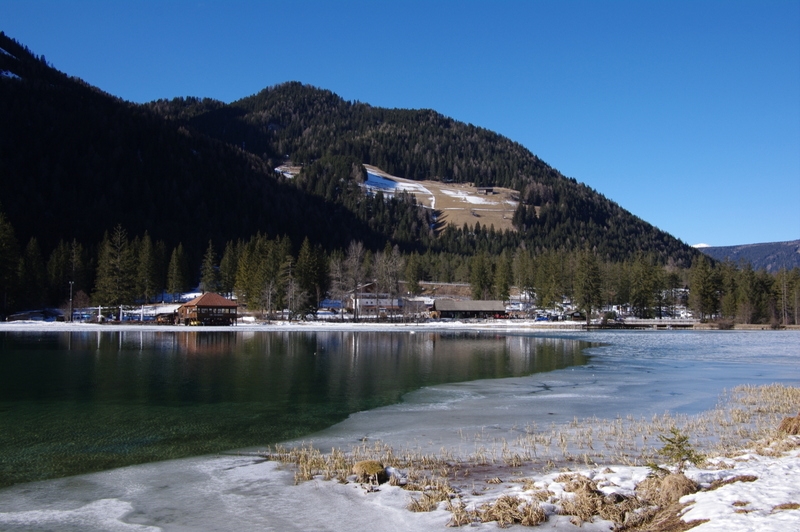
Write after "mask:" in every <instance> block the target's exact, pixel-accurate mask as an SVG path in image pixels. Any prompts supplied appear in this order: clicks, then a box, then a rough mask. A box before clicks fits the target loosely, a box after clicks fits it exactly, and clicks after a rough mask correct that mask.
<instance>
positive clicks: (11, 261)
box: [0, 210, 19, 316]
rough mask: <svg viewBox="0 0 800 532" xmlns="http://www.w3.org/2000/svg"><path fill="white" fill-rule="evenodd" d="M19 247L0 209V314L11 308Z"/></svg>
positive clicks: (15, 284)
mask: <svg viewBox="0 0 800 532" xmlns="http://www.w3.org/2000/svg"><path fill="white" fill-rule="evenodd" d="M18 262H19V249H18V248H17V238H16V236H15V235H14V228H13V227H12V226H11V223H10V222H8V220H6V216H5V214H3V211H2V210H0V316H2V315H5V314H7V313H8V312H9V310H10V309H11V308H12V305H13V302H14V292H15V291H16V289H17V272H18V270H17V264H18Z"/></svg>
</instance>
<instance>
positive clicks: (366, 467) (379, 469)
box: [353, 460, 389, 484]
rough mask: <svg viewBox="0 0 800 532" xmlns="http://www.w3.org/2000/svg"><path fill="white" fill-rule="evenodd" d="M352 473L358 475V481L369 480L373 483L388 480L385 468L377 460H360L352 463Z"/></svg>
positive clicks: (381, 482)
mask: <svg viewBox="0 0 800 532" xmlns="http://www.w3.org/2000/svg"><path fill="white" fill-rule="evenodd" d="M353 474H355V475H356V476H357V477H358V481H359V482H370V483H373V484H383V483H384V482H386V481H387V480H389V476H388V475H387V474H386V468H385V467H384V466H383V464H382V463H380V462H378V461H377V460H362V461H360V462H356V463H355V464H354V465H353Z"/></svg>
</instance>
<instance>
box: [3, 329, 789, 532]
mask: <svg viewBox="0 0 800 532" xmlns="http://www.w3.org/2000/svg"><path fill="white" fill-rule="evenodd" d="M237 329H239V332H234V331H231V332H225V333H198V332H194V331H192V332H188V331H187V332H184V331H182V330H181V332H167V331H156V332H153V331H150V332H144V331H137V330H135V329H132V330H131V331H130V332H127V331H126V332H124V333H122V332H107V329H101V330H103V331H104V332H99V333H98V332H92V333H80V334H78V333H73V334H66V335H64V334H54V333H47V334H43V333H34V332H31V333H13V334H4V335H0V342H1V343H0V354H2V357H1V358H0V385H1V386H0V393H2V394H3V395H2V402H1V403H0V421H1V422H2V424H3V425H2V428H3V430H2V436H1V437H2V438H3V440H2V442H3V443H2V445H3V448H2V451H1V452H0V461H1V463H2V467H3V468H4V471H5V472H6V473H4V474H6V475H7V476H6V477H5V478H6V479H7V480H6V481H7V482H18V483H16V484H14V485H11V486H8V487H6V488H3V489H2V490H0V528H2V529H3V530H9V531H16V530H19V531H25V532H29V531H31V530H42V531H44V530H59V531H60V532H62V531H63V532H72V531H75V532H92V531H98V532H99V531H108V530H120V531H123V530H125V531H127V530H137V531H147V532H151V531H152V532H157V531H162V532H173V531H174V532H182V531H185V530H219V531H238V530H270V531H276V532H278V531H280V532H285V531H298V532H300V531H306V530H329V531H337V532H338V531H340V530H341V531H349V530H354V529H357V528H370V527H374V523H375V522H377V521H378V520H380V523H381V529H385V530H390V531H393V530H396V531H398V532H400V531H403V530H442V529H444V527H445V524H446V523H447V521H448V519H449V517H448V515H449V514H447V513H446V512H423V513H414V512H408V511H407V510H405V506H406V505H407V503H408V494H406V493H405V492H402V490H399V492H398V491H393V490H391V489H385V490H380V491H379V492H376V493H370V494H369V495H368V496H366V495H365V493H364V490H362V489H360V488H359V486H358V485H357V484H355V483H350V484H340V483H338V482H330V483H325V482H322V481H319V482H317V481H315V482H306V483H301V484H299V485H295V482H294V477H293V473H292V470H291V468H285V467H281V465H280V464H278V463H276V462H265V461H263V459H262V458H260V457H259V456H256V455H254V454H253V453H250V452H248V449H239V448H240V447H247V446H249V445H253V446H254V447H258V448H261V449H263V446H264V445H266V444H267V443H269V442H270V441H275V440H283V439H290V440H293V441H289V442H287V445H292V444H299V443H301V442H304V441H305V442H313V444H314V445H315V446H316V447H318V448H320V449H322V450H325V451H327V450H328V449H330V448H331V447H338V448H340V449H343V450H350V449H352V447H353V446H357V445H372V444H373V443H377V442H381V443H383V444H386V445H389V446H391V447H392V448H393V449H396V450H397V451H398V452H402V450H404V449H410V450H412V451H414V452H416V451H420V452H423V453H430V452H433V453H448V454H449V455H451V456H469V455H470V454H471V453H474V452H475V451H476V450H477V449H479V448H487V449H488V448H493V449H495V450H497V449H501V448H502V447H503V446H504V445H505V443H506V442H511V441H512V440H513V439H514V438H516V437H517V436H518V435H521V434H525V433H527V432H528V431H534V432H537V431H540V432H543V433H545V434H546V433H548V431H550V430H551V427H553V426H554V427H557V426H564V425H569V424H571V423H572V422H573V420H575V419H583V418H588V417H594V416H596V417H598V418H600V419H602V420H612V419H614V418H616V417H618V416H622V417H625V416H628V415H631V416H634V417H640V416H644V417H647V418H649V417H650V416H651V415H653V414H659V413H663V412H674V413H686V414H692V413H696V412H700V411H702V410H706V409H710V408H712V407H714V406H715V404H716V403H717V402H718V401H719V398H720V394H721V393H722V392H723V390H725V389H730V388H732V387H734V386H737V385H740V384H752V385H760V384H767V383H782V384H788V385H794V386H798V385H800V331H782V332H777V331H758V332H742V331H620V332H612V331H600V332H591V333H589V332H577V331H575V332H564V331H550V332H546V331H538V330H537V331H531V330H530V329H527V330H525V329H520V330H506V331H496V332H483V333H475V332H466V331H461V332H457V331H438V332H437V331H431V330H423V329H421V328H418V329H417V330H416V331H415V332H414V333H413V334H412V333H410V332H409V331H406V332H393V333H389V332H380V333H379V332H331V331H328V332H316V333H312V332H280V333H276V332H269V333H267V332H264V331H256V330H253V331H247V332H245V331H241V328H238V327H237ZM234 353H235V355H234ZM798 408H800V405H798ZM348 412H352V413H351V414H349V415H348ZM337 420H341V421H339V422H336V421H337ZM317 427H318V428H320V429H321V430H319V431H316V432H313V433H309V432H308V431H313V430H316V429H315V428H317ZM214 446H217V447H214ZM213 448H219V449H238V450H236V451H234V452H223V453H218V454H215V452H214V451H212V450H210V449H213ZM489 452H491V451H489ZM200 453H212V454H204V455H201V454H200ZM170 456H176V457H177V456H189V457H188V458H182V459H177V460H163V461H158V462H154V461H152V460H160V459H162V458H169V457H170ZM100 460H106V461H105V462H99V461H100ZM125 460H129V461H130V462H129V463H135V462H137V461H138V462H142V463H140V464H139V465H131V466H129V467H117V465H116V464H119V463H124V461H125ZM9 464H14V466H13V467H12V466H11V465H9ZM110 468H114V469H110ZM16 469H20V470H23V471H25V475H27V477H28V478H31V477H36V476H39V478H49V480H43V481H40V482H28V483H22V482H23V480H24V479H25V475H19V474H17V473H16V472H15V470H16ZM93 469H106V470H104V471H99V472H96V473H88V474H81V475H75V476H63V475H66V474H68V473H69V472H71V471H72V472H74V471H81V470H86V471H88V470H93ZM526 474H530V473H526ZM55 477H59V478H55ZM468 482H469V481H466V480H465V483H466V484H468ZM465 489H468V488H465ZM492 529H496V525H495V524H493V523H491V524H486V525H484V526H483V527H480V526H479V527H477V528H476V530H487V531H488V530H492Z"/></svg>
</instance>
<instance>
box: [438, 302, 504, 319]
mask: <svg viewBox="0 0 800 532" xmlns="http://www.w3.org/2000/svg"><path fill="white" fill-rule="evenodd" d="M432 311H433V313H434V315H435V316H438V317H440V318H455V319H464V318H505V317H506V306H505V304H504V303H503V302H502V301H458V300H455V299H444V298H442V299H437V300H436V301H434V302H433V309H432Z"/></svg>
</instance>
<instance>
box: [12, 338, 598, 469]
mask: <svg viewBox="0 0 800 532" xmlns="http://www.w3.org/2000/svg"><path fill="white" fill-rule="evenodd" d="M586 345H588V344H586V343H584V342H580V341H576V340H565V339H557V338H533V337H528V336H505V335H496V334H480V333H462V332H416V333H409V332H403V333H378V332H341V331H336V332H269V333H261V332H245V333H237V332H234V331H230V332H229V331H225V332H197V331H185V332H183V331H181V332H167V331H164V332H161V331H136V330H131V331H114V332H68V333H36V334H34V333H16V332H15V333H3V334H2V335H0V422H1V423H2V426H3V427H13V430H3V431H2V434H1V435H0V455H2V456H3V457H4V460H3V461H2V462H0V485H8V484H12V483H16V482H22V481H26V480H33V479H42V478H51V477H56V476H63V475H67V474H75V473H80V472H85V471H90V470H98V469H106V468H110V467H118V466H122V465H127V464H133V463H141V462H146V461H152V460H160V459H165V458H175V457H179V456H189V455H196V454H203V453H209V452H217V451H221V450H226V449H233V448H238V447H246V446H255V445H266V444H268V443H274V442H277V441H282V440H286V439H290V438H297V437H301V436H303V435H304V434H309V433H311V432H314V431H317V430H320V429H322V428H324V427H326V426H329V425H331V424H333V423H336V422H338V421H340V420H342V419H344V418H345V417H346V416H347V415H348V414H350V413H352V412H355V411H359V410H365V409H369V408H374V407H377V406H382V405H386V404H390V403H394V402H397V401H399V400H400V399H401V397H402V395H403V394H404V393H406V392H408V391H411V390H414V389H418V388H420V387H423V386H428V385H433V384H440V383H447V382H460V381H468V380H474V379H492V378H503V377H513V376H521V375H526V374H530V373H534V372H540V371H549V370H553V369H557V368H563V367H566V366H569V365H575V364H583V363H585V359H584V357H583V355H582V354H581V349H582V348H583V347H585V346H586Z"/></svg>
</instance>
